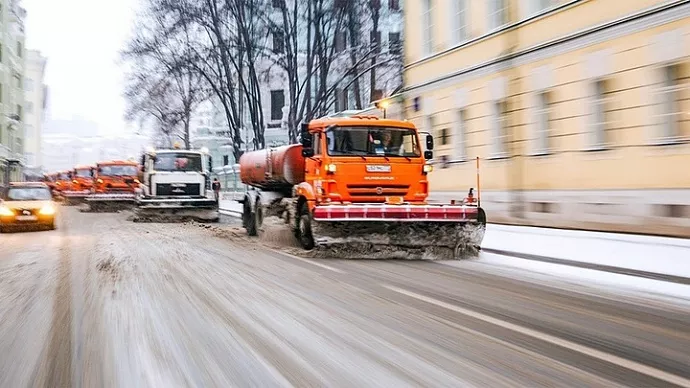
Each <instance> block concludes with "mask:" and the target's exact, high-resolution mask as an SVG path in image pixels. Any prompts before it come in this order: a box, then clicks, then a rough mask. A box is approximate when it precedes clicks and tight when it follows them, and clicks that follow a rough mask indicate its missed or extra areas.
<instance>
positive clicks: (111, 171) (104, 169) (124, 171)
mask: <svg viewBox="0 0 690 388" xmlns="http://www.w3.org/2000/svg"><path fill="white" fill-rule="evenodd" d="M98 174H99V175H103V176H136V175H137V167H136V166H118V165H110V166H100V171H99V173H98Z"/></svg>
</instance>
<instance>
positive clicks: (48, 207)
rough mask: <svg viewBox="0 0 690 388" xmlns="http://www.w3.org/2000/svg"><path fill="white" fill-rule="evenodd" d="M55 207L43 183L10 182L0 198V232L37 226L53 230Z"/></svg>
mask: <svg viewBox="0 0 690 388" xmlns="http://www.w3.org/2000/svg"><path fill="white" fill-rule="evenodd" d="M56 213H57V205H56V204H55V202H53V197H52V195H51V192H50V188H49V187H48V185H46V184H45V183H43V182H11V183H10V185H9V186H8V187H7V188H6V189H5V190H4V192H3V193H2V195H1V196H0V232H5V231H8V230H10V229H16V228H23V227H28V226H37V227H43V228H48V229H50V230H53V229H55V214H56Z"/></svg>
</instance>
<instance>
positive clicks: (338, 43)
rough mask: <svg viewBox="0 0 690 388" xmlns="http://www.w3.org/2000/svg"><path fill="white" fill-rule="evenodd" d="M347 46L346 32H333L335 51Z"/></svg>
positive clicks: (340, 50) (342, 49)
mask: <svg viewBox="0 0 690 388" xmlns="http://www.w3.org/2000/svg"><path fill="white" fill-rule="evenodd" d="M346 47H347V32H346V31H340V32H337V33H336V34H335V52H337V53H341V52H343V51H345V48H346Z"/></svg>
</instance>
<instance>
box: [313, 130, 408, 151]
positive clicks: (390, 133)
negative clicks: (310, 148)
mask: <svg viewBox="0 0 690 388" xmlns="http://www.w3.org/2000/svg"><path fill="white" fill-rule="evenodd" d="M326 139H327V140H326V141H327V142H328V155H331V156H348V155H358V156H391V157H395V156H399V157H419V156H421V151H420V149H419V144H418V143H417V134H416V132H415V131H413V130H411V129H407V128H394V127H364V126H357V127H335V128H332V129H329V130H328V131H326Z"/></svg>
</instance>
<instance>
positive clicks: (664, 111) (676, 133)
mask: <svg viewBox="0 0 690 388" xmlns="http://www.w3.org/2000/svg"><path fill="white" fill-rule="evenodd" d="M679 67H680V65H678V64H669V65H666V66H663V67H662V68H661V71H662V75H663V82H662V84H661V88H660V89H659V100H660V103H661V111H660V112H659V124H660V132H659V138H660V139H659V140H661V141H665V142H668V141H671V142H672V141H677V140H679V139H680V129H679V119H680V116H681V107H680V103H679V94H680V90H681V87H682V86H681V85H680V84H679V82H678V81H679V77H678V74H679V72H680V71H679V70H680V68H679Z"/></svg>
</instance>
